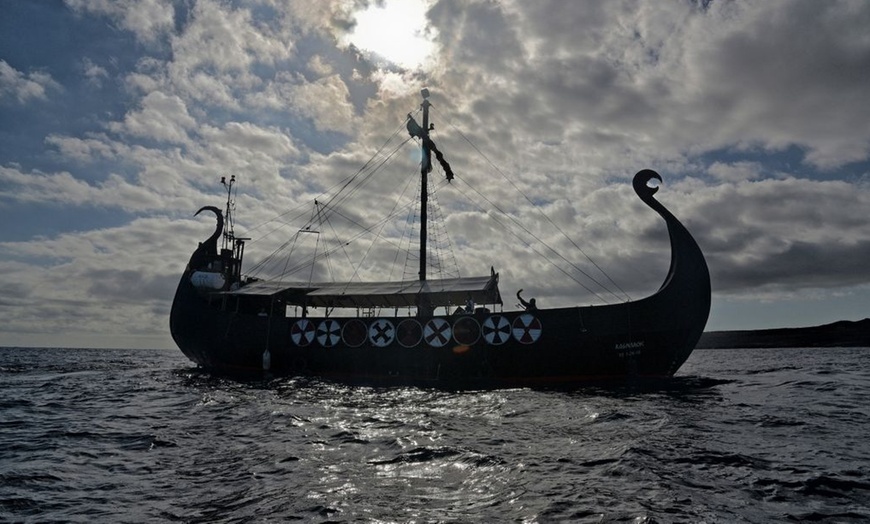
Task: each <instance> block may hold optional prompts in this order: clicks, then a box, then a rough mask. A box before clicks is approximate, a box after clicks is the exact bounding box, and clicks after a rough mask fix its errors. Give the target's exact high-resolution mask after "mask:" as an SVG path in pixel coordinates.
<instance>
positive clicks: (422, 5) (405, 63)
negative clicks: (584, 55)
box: [344, 0, 435, 69]
mask: <svg viewBox="0 0 870 524" xmlns="http://www.w3.org/2000/svg"><path fill="white" fill-rule="evenodd" d="M426 7H427V6H426V2H425V1H424V0H386V1H385V2H383V3H375V4H372V5H371V6H370V7H369V8H368V9H366V10H364V11H360V12H358V13H356V26H355V27H354V29H353V31H352V32H351V33H349V34H348V35H346V36H345V38H344V42H345V44H353V45H354V46H356V47H357V48H359V49H361V50H363V51H365V52H368V53H371V54H372V55H373V58H374V59H375V60H378V59H381V60H386V61H387V62H390V63H391V64H394V65H397V66H399V67H402V68H404V69H416V68H419V67H422V66H423V65H424V64H425V63H426V61H427V60H428V59H429V57H430V56H431V55H432V53H433V52H434V49H435V44H434V43H433V42H432V40H431V37H432V32H431V31H432V30H431V29H428V30H427V28H426Z"/></svg>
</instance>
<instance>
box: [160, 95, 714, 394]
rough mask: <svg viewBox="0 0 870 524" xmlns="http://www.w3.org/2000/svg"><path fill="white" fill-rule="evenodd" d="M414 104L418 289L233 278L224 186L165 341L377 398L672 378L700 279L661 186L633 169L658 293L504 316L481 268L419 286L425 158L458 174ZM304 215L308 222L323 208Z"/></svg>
mask: <svg viewBox="0 0 870 524" xmlns="http://www.w3.org/2000/svg"><path fill="white" fill-rule="evenodd" d="M422 94H423V102H422V104H421V106H420V112H421V113H422V125H421V124H418V123H417V121H416V120H415V119H414V116H413V115H412V114H409V115H408V118H407V121H406V122H404V123H403V124H404V127H405V128H406V129H407V131H408V136H409V138H408V140H413V141H414V142H416V143H418V144H419V145H420V148H421V150H422V157H421V158H422V160H421V162H420V178H419V181H420V185H419V188H420V189H419V190H418V193H419V199H415V200H418V202H419V207H417V208H416V209H417V210H418V211H417V212H415V213H418V214H419V221H417V220H416V218H415V220H414V223H415V227H416V226H417V225H418V226H419V232H418V233H417V239H418V240H417V241H418V243H419V246H417V245H416V243H415V246H414V247H415V248H416V247H419V255H418V262H419V265H418V266H417V262H416V261H415V262H414V265H415V266H416V267H415V268H414V269H417V274H416V278H401V279H389V278H383V279H378V280H377V281H362V280H360V279H358V278H356V279H350V280H348V281H343V282H337V281H315V280H313V279H312V278H307V279H306V278H298V279H293V280H287V279H285V278H279V279H267V278H261V277H256V276H251V275H250V274H249V273H247V272H245V271H243V266H242V262H243V258H244V254H245V245H246V241H248V240H250V239H249V238H242V237H238V236H236V235H235V232H234V227H233V210H234V207H235V206H234V201H233V200H232V195H233V185H234V184H235V176H232V177H231V178H230V180H229V181H227V180H226V178H224V179H223V180H222V183H223V184H224V187H225V188H226V190H227V203H226V208H225V209H224V210H221V209H219V208H217V207H215V206H207V207H203V208H202V209H200V210H199V211H198V212H197V213H196V214H197V215H198V214H199V213H201V212H204V211H207V212H211V213H213V214H214V215H215V216H216V222H217V223H216V227H215V230H214V232H213V233H212V235H211V236H210V237H208V238H207V239H206V240H205V241H204V242H202V243H200V244H199V246H198V247H197V248H196V250H195V251H194V252H193V254H192V256H191V257H190V260H189V262H188V264H187V266H186V268H185V270H184V272H183V273H182V275H181V279H180V281H179V283H178V288H177V290H176V293H175V298H174V301H173V303H172V310H171V313H170V331H171V334H172V338H173V339H174V341H175V343H176V344H177V345H178V347H179V348H180V349H181V351H182V352H183V353H184V354H185V355H186V356H187V357H188V358H189V359H190V360H192V361H193V362H194V363H196V364H197V365H198V366H199V367H201V368H202V369H204V370H206V371H207V372H210V373H214V374H220V375H230V376H250V375H251V374H254V375H258V374H263V373H267V374H270V375H273V376H274V375H301V376H309V377H317V378H320V379H324V380H331V381H339V382H342V383H349V384H370V385H379V386H394V385H396V386H399V385H401V386H408V385H410V386H421V387H435V388H450V389H489V388H507V387H576V386H579V385H584V384H589V383H593V382H597V381H614V380H617V381H624V380H633V379H643V378H666V377H671V376H673V375H674V373H675V372H676V371H677V370H678V369H679V368H680V366H681V365H682V364H683V363H684V362H685V361H686V359H687V358H688V357H689V355H690V354H691V352H692V350H693V349H694V347H695V345H696V344H697V342H698V340H699V338H700V336H701V334H702V332H703V330H704V326H705V325H706V322H707V318H708V315H709V311H710V276H709V271H708V269H707V264H706V261H705V259H704V256H703V254H702V252H701V250H700V248H699V246H698V244H697V243H696V242H695V240H694V238H693V237H692V235H691V234H690V233H689V231H688V230H687V229H686V228H685V227H684V226H683V224H681V223H680V221H679V220H678V219H677V218H676V217H675V216H674V215H673V214H672V213H671V212H670V211H668V209H666V208H665V207H664V205H662V204H661V203H660V202H659V201H658V200H657V199H656V198H655V197H654V195H655V194H656V192H657V191H658V189H659V185H658V184H659V183H661V182H662V177H661V176H660V175H659V174H658V173H656V172H654V171H652V170H649V169H644V170H642V171H640V172H638V173H637V174H636V175H635V176H634V179H633V188H634V191H635V193H636V194H637V196H638V197H639V198H640V200H641V201H643V202H644V203H645V204H646V205H647V206H649V208H651V209H652V210H653V211H655V212H656V213H658V215H660V216H661V218H662V219H664V222H665V225H666V226H667V231H668V236H669V239H670V247H671V254H670V255H671V256H670V266H669V268H668V271H667V275H666V276H665V278H664V283H663V284H662V285H661V287H660V288H659V289H658V291H656V292H654V293H652V294H651V295H649V296H647V297H645V298H642V299H638V300H631V299H630V298H629V299H626V300H620V301H618V302H616V303H607V304H603V305H577V306H571V307H555V308H546V307H538V304H536V301H535V300H534V299H530V300H528V301H526V300H525V299H523V297H522V295H521V294H520V292H517V293H516V296H517V299H518V301H519V303H518V304H515V305H513V304H510V302H513V300H509V301H508V302H509V303H508V304H505V301H504V300H503V297H502V294H501V292H500V289H499V285H500V282H499V273H498V272H496V271H495V269H494V267H492V266H491V265H490V264H489V263H487V264H486V266H489V267H488V268H487V269H489V271H487V272H486V273H484V274H483V275H479V276H465V277H463V276H459V275H450V274H447V275H445V274H443V273H442V274H439V275H437V278H436V277H435V275H430V274H428V273H429V271H428V268H427V264H431V262H429V260H430V256H429V255H428V249H429V248H428V246H427V244H428V238H427V232H428V229H429V228H428V225H427V220H428V218H429V217H428V213H429V209H430V207H431V206H430V204H429V202H428V199H429V197H430V194H429V182H428V180H427V179H428V175H429V174H430V173H431V172H432V170H433V162H432V157H433V156H434V157H435V159H436V160H437V161H438V164H437V166H438V167H439V168H440V170H439V171H441V172H443V173H444V179H445V180H446V181H447V183H450V182H451V181H452V180H453V179H454V177H455V176H456V175H455V174H454V173H453V170H452V169H451V167H450V165H449V163H448V162H447V161H446V159H445V157H444V155H443V153H442V152H441V151H440V150H439V149H438V147H437V146H436V145H435V142H434V140H433V139H432V136H431V133H430V132H431V131H433V129H434V126H432V125H431V124H430V122H429V109H430V106H431V105H432V104H431V103H430V101H429V93H428V90H426V89H424V90H423V91H422ZM350 185H351V184H350V182H348V183H345V184H344V186H343V187H344V188H346V187H348V186H350ZM335 200H336V199H335V198H333V199H332V201H333V202H334V201H335ZM315 204H316V206H317V208H318V212H317V214H318V215H319V214H320V213H321V212H322V211H323V210H324V209H333V206H332V204H330V203H324V202H316V203H315ZM321 223H322V222H321ZM315 229H316V228H313V227H312V226H311V225H309V226H307V227H303V228H300V229H299V230H298V233H297V234H296V235H295V236H297V237H299V236H304V235H305V234H306V233H314V234H317V232H316V231H315ZM365 230H366V231H372V229H371V228H369V229H365ZM219 242H220V247H219ZM348 243H349V242H344V244H343V245H345V246H346V245H347V244H348ZM340 244H341V243H340V242H339V245H340ZM335 249H337V248H335ZM323 252H324V253H328V252H330V249H324V250H323ZM315 256H316V255H315ZM491 256H492V260H493V261H496V260H498V259H500V258H506V257H504V256H500V254H499V253H498V252H493V253H491ZM334 258H337V257H333V259H334ZM322 260H323V259H322V258H321V262H322ZM311 263H312V264H315V263H316V262H311ZM333 263H334V261H333ZM486 266H484V267H486ZM305 267H309V266H305ZM563 273H566V274H567V272H564V271H563ZM310 274H311V275H313V274H314V272H313V270H312V271H311V273H310ZM412 275H413V273H412ZM518 287H520V286H519V285H516V284H515V285H514V287H513V288H512V289H516V288H518ZM510 296H511V298H512V296H513V293H511V295H510ZM540 302H545V300H541V301H540Z"/></svg>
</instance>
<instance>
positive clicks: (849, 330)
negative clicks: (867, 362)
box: [697, 318, 870, 349]
mask: <svg viewBox="0 0 870 524" xmlns="http://www.w3.org/2000/svg"><path fill="white" fill-rule="evenodd" d="M814 347H818V348H833V347H870V318H865V319H864V320H858V321H856V322H852V321H849V320H841V321H839V322H834V323H833V324H825V325H822V326H813V327H803V328H779V329H756V330H748V331H708V332H706V333H704V334H703V335H701V340H700V341H699V342H698V346H697V349H721V348H814Z"/></svg>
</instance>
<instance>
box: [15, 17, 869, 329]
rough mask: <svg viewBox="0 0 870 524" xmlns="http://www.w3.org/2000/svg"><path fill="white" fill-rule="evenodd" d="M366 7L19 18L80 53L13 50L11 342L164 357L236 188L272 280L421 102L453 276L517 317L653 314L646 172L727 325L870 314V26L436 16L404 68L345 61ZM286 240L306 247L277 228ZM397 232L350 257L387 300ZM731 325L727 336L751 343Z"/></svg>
mask: <svg viewBox="0 0 870 524" xmlns="http://www.w3.org/2000/svg"><path fill="white" fill-rule="evenodd" d="M37 4H38V3H37ZM375 4H376V5H378V6H385V7H386V8H387V10H389V5H390V4H389V2H387V3H383V4H381V3H375ZM370 5H374V4H373V3H372V2H367V1H362V0H360V1H358V2H346V1H343V0H342V1H339V0H335V1H323V2H289V3H288V2H283V1H278V0H240V1H237V2H232V3H228V2H220V1H217V0H196V1H192V2H188V1H177V2H173V1H169V0H149V1H143V2H137V3H135V5H133V4H131V5H127V4H122V3H117V2H110V1H80V0H66V2H65V3H64V4H62V5H61V4H52V5H36V4H33V5H31V4H28V3H22V4H21V5H19V4H15V6H14V7H13V6H7V8H8V9H7V11H9V15H8V16H7V17H6V20H7V21H6V22H3V23H4V24H5V25H3V27H0V29H4V28H5V29H11V28H12V27H13V26H12V25H10V24H18V25H26V24H32V23H34V22H33V20H38V19H39V18H35V15H39V16H41V17H43V18H45V19H50V20H51V21H52V23H54V24H56V25H57V26H58V27H65V28H67V29H68V32H69V33H71V34H76V33H77V32H80V31H87V34H86V36H87V38H86V39H82V40H80V41H79V42H80V45H77V46H68V45H67V44H66V43H65V41H64V39H63V35H58V36H52V35H48V36H45V35H43V36H35V35H34V36H28V35H27V34H23V33H22V32H21V31H17V32H14V33H12V32H9V31H6V32H7V33H8V34H14V35H17V36H15V37H14V38H13V37H8V38H6V39H3V40H0V46H2V47H0V57H2V60H0V121H2V122H3V124H0V133H2V138H3V143H4V144H6V145H4V146H0V148H2V149H0V207H2V208H4V215H6V216H11V215H12V214H14V215H15V216H21V217H22V220H21V229H20V230H19V231H16V234H15V235H14V236H13V235H12V234H11V233H10V235H9V236H6V235H5V234H4V236H3V237H0V271H2V274H3V275H5V276H4V277H0V282H2V288H3V291H4V296H5V297H6V298H4V300H3V302H2V303H0V308H2V311H3V312H4V315H5V316H6V318H7V319H8V321H7V323H6V325H5V326H4V327H3V328H2V329H3V331H0V333H2V334H3V343H8V344H18V343H20V344H57V343H64V342H62V341H64V340H66V341H70V340H74V341H75V340H77V341H81V344H97V345H169V341H168V336H167V334H166V318H165V317H166V314H167V311H168V307H169V303H170V301H171V296H172V292H173V288H174V282H175V281H176V279H177V276H178V273H179V271H180V269H181V268H182V267H183V265H184V263H185V261H186V260H187V257H188V256H189V254H190V251H191V249H192V248H193V247H195V245H196V242H198V241H200V240H202V239H203V238H204V237H205V236H207V235H208V233H209V232H210V230H211V229H210V228H211V222H210V221H209V219H206V218H202V217H198V218H196V219H194V218H192V216H191V215H192V213H193V212H194V211H195V210H196V209H198V208H199V207H200V206H202V205H206V204H212V205H222V202H223V198H224V196H225V195H224V194H223V187H222V186H220V184H219V183H218V180H219V178H220V176H224V175H229V174H236V175H237V176H238V178H239V187H240V188H241V189H240V191H239V194H238V195H237V196H236V204H237V206H238V210H239V220H240V222H239V225H238V227H239V228H240V229H242V230H244V231H245V233H246V234H247V233H248V232H251V233H252V236H254V235H257V237H258V238H257V239H256V240H254V241H252V245H251V246H250V247H251V249H250V250H249V251H250V253H249V257H250V261H251V262H256V261H258V260H261V259H262V258H263V257H265V256H266V254H268V253H269V252H271V250H272V249H274V248H276V247H278V246H279V245H280V244H281V243H283V242H284V241H285V240H286V235H288V234H293V233H292V232H293V231H295V230H297V229H298V228H299V227H301V226H303V225H304V222H305V220H306V219H307V218H308V217H309V216H310V215H311V209H310V208H302V207H298V206H300V205H301V203H302V202H304V201H306V200H308V199H313V198H320V195H322V193H323V192H324V191H327V190H328V189H329V188H331V187H335V186H336V185H340V184H342V183H343V181H345V180H346V179H347V177H348V176H350V175H352V174H353V173H355V172H357V171H358V170H359V169H360V168H361V167H362V166H363V165H365V163H366V162H367V161H368V160H369V159H370V158H371V157H372V155H373V154H374V153H375V152H376V151H377V150H378V148H379V147H381V146H382V144H384V143H386V141H387V140H388V138H390V136H391V134H393V133H394V132H398V133H399V134H400V135H397V136H401V140H404V138H405V137H406V136H407V135H406V134H405V133H404V117H405V115H406V114H408V113H409V112H414V111H416V110H417V108H418V107H419V103H420V102H419V96H418V95H417V93H418V91H419V89H420V88H421V87H423V86H428V87H429V88H430V89H431V91H432V93H433V96H432V101H433V104H434V106H433V120H434V121H435V122H436V128H435V133H434V135H433V136H434V138H435V140H436V141H437V143H438V145H439V147H440V148H441V150H443V151H444V152H445V154H446V155H447V157H448V158H449V161H450V163H451V165H452V166H453V168H454V170H455V171H456V173H457V180H456V181H455V182H454V183H453V184H449V185H447V184H444V183H443V182H440V183H439V184H440V185H439V186H438V188H437V198H438V200H439V202H440V204H441V205H442V207H443V209H444V218H445V222H446V225H447V229H449V230H450V232H451V241H452V243H453V245H454V247H456V248H457V249H456V259H457V265H458V266H459V267H461V268H463V270H465V271H467V272H469V274H470V273H478V272H482V271H483V272H487V271H488V270H489V267H490V265H494V266H496V268H497V269H498V270H499V271H501V273H502V282H503V283H504V285H505V286H506V287H505V289H504V290H503V293H504V294H505V295H511V294H512V293H513V292H514V291H515V289H516V288H519V287H524V288H526V289H527V290H529V292H531V293H534V294H536V295H538V296H539V297H545V298H544V299H545V300H546V301H547V303H548V304H552V305H556V304H571V303H588V302H593V303H594V302H598V301H601V300H605V301H614V300H620V299H621V298H620V297H623V296H624V295H625V294H628V295H630V296H632V297H635V298H637V297H639V296H642V295H644V294H646V293H649V292H652V291H654V290H655V289H656V288H657V287H658V286H659V285H660V284H661V279H662V278H663V276H664V273H665V271H666V268H667V263H668V251H667V234H666V233H665V232H664V231H663V224H662V223H661V220H660V219H658V217H657V216H656V215H655V214H654V213H653V212H652V211H651V210H649V209H646V208H645V206H643V204H642V203H640V202H639V201H638V200H637V198H636V197H635V196H634V195H633V193H632V191H631V187H630V184H629V181H630V177H631V176H632V175H633V174H634V173H635V172H636V171H638V170H640V169H642V168H647V167H649V168H654V169H656V170H658V171H659V172H661V173H662V174H663V176H664V179H665V180H664V184H663V188H662V190H661V191H660V192H659V193H658V195H657V196H658V197H659V199H660V201H662V202H663V203H664V204H665V205H666V206H668V207H669V208H670V209H671V210H672V211H673V212H674V213H675V214H676V215H677V216H678V217H680V218H681V220H683V221H684V223H685V224H686V225H687V226H688V227H689V229H690V230H691V231H692V232H693V233H694V235H695V236H696V237H697V239H698V242H699V244H700V245H701V246H702V248H703V249H704V251H705V253H706V255H707V258H708V263H709V265H710V269H711V274H712V277H713V287H714V301H715V300H720V301H722V302H723V303H724V302H727V303H729V304H732V303H739V304H742V305H744V306H745V307H746V308H747V309H752V308H753V307H757V308H758V309H757V311H758V312H759V323H763V322H768V323H770V324H772V325H784V324H792V325H794V324H807V323H812V322H813V321H814V319H816V318H818V319H819V321H826V320H833V319H835V318H836V317H837V316H843V314H844V312H843V311H842V310H839V309H837V308H836V307H835V306H831V307H830V308H829V315H832V316H833V318H828V317H818V316H816V317H814V316H813V314H814V313H816V314H817V310H818V308H817V307H814V308H808V309H807V310H805V311H803V315H804V316H802V317H800V318H794V312H795V311H799V310H800V308H799V307H790V308H787V309H788V311H789V315H792V316H791V317H788V318H787V317H785V316H784V314H783V315H777V313H776V311H775V308H770V307H765V306H761V307H758V306H756V305H755V304H757V303H758V302H757V301H759V300H760V301H763V303H764V304H771V303H777V302H780V303H781V302H787V301H789V300H793V299H794V300H797V299H796V298H795V297H798V298H800V297H805V296H806V295H807V294H813V296H814V297H817V298H816V299H815V300H817V302H816V304H818V303H819V302H818V301H821V302H824V303H825V304H828V305H831V304H835V303H836V300H837V297H841V296H843V295H851V296H852V297H855V296H858V297H860V296H867V295H870V272H868V270H867V265H866V264H864V263H863V261H866V260H867V256H868V250H870V221H868V220H866V219H865V218H864V216H865V215H866V213H864V212H862V210H866V209H868V208H870V205H868V204H870V191H868V189H870V175H868V165H870V163H868V159H870V104H867V103H866V100H865V99H866V97H867V95H866V93H867V88H868V86H870V40H868V39H867V38H866V28H867V27H868V25H870V6H868V5H867V4H866V3H865V2H861V1H845V0H844V1H830V2H817V1H814V0H803V1H793V2H767V1H751V0H747V1H743V2H718V1H713V2H667V3H662V2H653V1H649V2H636V1H624V2H623V1H614V2H593V3H589V2H561V1H535V2H526V1H520V0H515V1H504V2H490V1H474V0H467V1H465V0H438V1H435V0H432V1H429V2H428V3H427V6H428V10H427V11H426V18H425V20H422V21H420V23H421V27H420V31H419V33H420V34H422V35H427V37H428V38H430V39H431V41H432V43H433V46H432V49H434V54H433V55H432V56H429V57H425V60H422V61H421V63H422V64H423V66H422V67H420V68H417V69H410V70H409V69H405V68H403V67H402V66H401V65H398V64H391V63H389V62H388V59H389V58H388V57H385V56H384V53H383V51H379V50H367V49H363V48H360V47H358V46H357V44H356V43H354V41H353V40H352V39H351V38H349V35H351V34H352V33H353V31H354V30H355V28H356V24H357V17H358V14H359V13H360V12H361V11H362V10H364V9H366V8H367V7H369V6H370ZM9 20H12V21H11V22H10V21H9ZM390 23H391V24H394V23H399V22H397V21H391V22H390ZM388 26H389V24H385V25H384V27H385V28H386V27H388ZM385 30H386V29H385ZM16 38H17V40H16ZM397 45H400V44H397ZM16 123H19V124H18V125H16ZM399 141H400V140H399ZM394 143H396V142H394ZM384 154H386V153H384ZM395 154H396V155H399V157H400V158H401V159H402V160H403V161H404V162H406V163H407V164H408V165H410V166H411V168H410V169H408V168H407V166H405V168H404V169H405V171H404V172H403V171H402V168H401V167H400V168H397V171H395V175H396V176H397V177H398V178H396V179H393V180H381V179H372V180H371V181H369V182H368V184H367V185H366V187H365V188H364V190H361V191H360V194H359V197H360V203H359V205H358V206H357V207H355V208H348V209H347V210H346V211H345V213H346V215H345V219H346V220H347V221H348V222H350V221H359V222H365V221H369V220H375V218H374V215H375V211H377V210H378V209H379V208H384V207H385V206H393V205H396V206H397V207H400V205H399V204H397V203H394V201H392V200H384V198H385V197H384V195H385V194H387V192H388V191H389V190H392V189H396V188H398V189H399V190H400V191H404V192H405V193H413V192H414V190H415V189H414V183H415V180H414V178H413V176H410V175H409V173H410V174H413V171H414V169H413V163H414V162H415V161H416V160H415V156H414V153H413V150H412V149H409V148H406V149H402V150H399V151H398V152H396V153H395ZM399 163H400V164H401V162H399ZM396 180H399V182H396ZM517 189H518V190H519V191H520V193H519V194H517V191H516V190H517ZM478 191H479V193H478ZM267 200H268V201H267ZM530 202H531V203H534V204H537V205H540V210H536V209H532V208H531V205H530ZM288 210H290V211H288ZM303 210H304V211H303ZM93 216H99V217H102V218H103V219H104V221H105V222H104V223H102V224H97V223H94V222H95V219H88V218H87V217H93ZM275 216H281V220H282V221H284V222H286V223H287V226H288V229H287V230H286V231H290V233H281V232H279V231H277V230H276V229H275V227H273V226H269V225H265V224H267V222H268V220H269V219H271V218H273V217H275ZM291 218H298V222H293V221H292V220H291ZM291 222H293V223H291ZM554 226H555V227H554ZM294 228H295V229H294ZM282 231H284V230H282ZM267 233H268V234H267ZM282 234H283V235H284V236H282ZM403 234H404V233H403V232H401V231H399V230H398V229H395V227H394V226H393V225H390V226H389V227H388V226H384V228H383V231H382V235H383V236H385V237H388V238H389V239H390V242H391V243H392V244H391V243H390V242H388V246H390V245H391V246H392V247H388V248H386V249H383V248H377V249H373V248H371V247H369V246H370V245H369V244H368V241H363V239H359V240H355V241H354V242H351V243H349V244H348V246H347V247H346V251H347V253H346V255H345V254H341V255H340V256H342V257H345V256H346V257H347V258H354V257H362V255H363V254H365V253H366V252H367V251H369V252H370V253H369V255H368V256H367V257H366V261H365V264H364V267H363V268H361V269H360V273H359V274H360V275H361V276H373V275H374V276H377V275H383V274H384V272H386V271H388V270H387V269H385V267H386V265H387V264H389V263H391V262H392V261H393V260H395V259H396V256H395V254H394V252H393V251H392V250H393V249H394V248H395V247H396V246H397V245H399V244H401V243H402V242H406V241H407V239H403V237H402V235H403ZM539 240H542V241H543V242H544V243H543V244H542V243H539ZM548 246H549V247H548ZM577 246H579V247H580V248H581V249H582V251H579V250H577ZM551 247H552V248H554V249H555V251H556V252H558V253H559V255H558V256H556V255H554V253H553V252H552V251H551V250H550V248H551ZM338 253H339V252H337V254H338ZM536 253H541V254H547V255H549V258H551V259H554V263H553V264H550V263H546V262H542V261H540V258H539V257H537V256H533V255H535V254H536ZM562 257H564V258H562ZM591 261H594V263H593V262H591ZM599 268H604V269H606V271H607V274H606V275H605V274H603V273H602V272H601V271H600V269H599ZM332 269H333V271H334V274H336V276H338V277H340V278H349V277H350V276H352V275H353V272H352V270H351V269H349V268H332ZM566 275H570V276H572V277H576V278H577V280H578V281H579V282H578V283H576V284H575V283H572V282H571V280H570V279H568V278H566ZM818 297H822V298H818ZM810 309H815V310H816V311H815V312H814V311H811V310H810ZM716 311H717V309H716V306H715V302H714V317H713V318H711V325H712V326H713V327H734V328H740V327H754V326H747V325H745V324H743V325H741V324H739V323H736V322H738V321H737V320H735V321H734V322H731V321H730V319H729V318H726V317H721V318H716V316H715V314H716ZM762 313H763V314H762ZM851 314H852V316H853V317H854V318H860V317H863V316H866V315H867V313H866V311H864V312H861V311H855V312H851ZM740 321H744V322H745V319H740ZM98 335H100V336H102V338H100V337H99V336H98ZM89 337H90V338H89ZM94 337H97V338H94ZM88 340H91V342H88ZM66 343H69V342H66Z"/></svg>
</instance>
